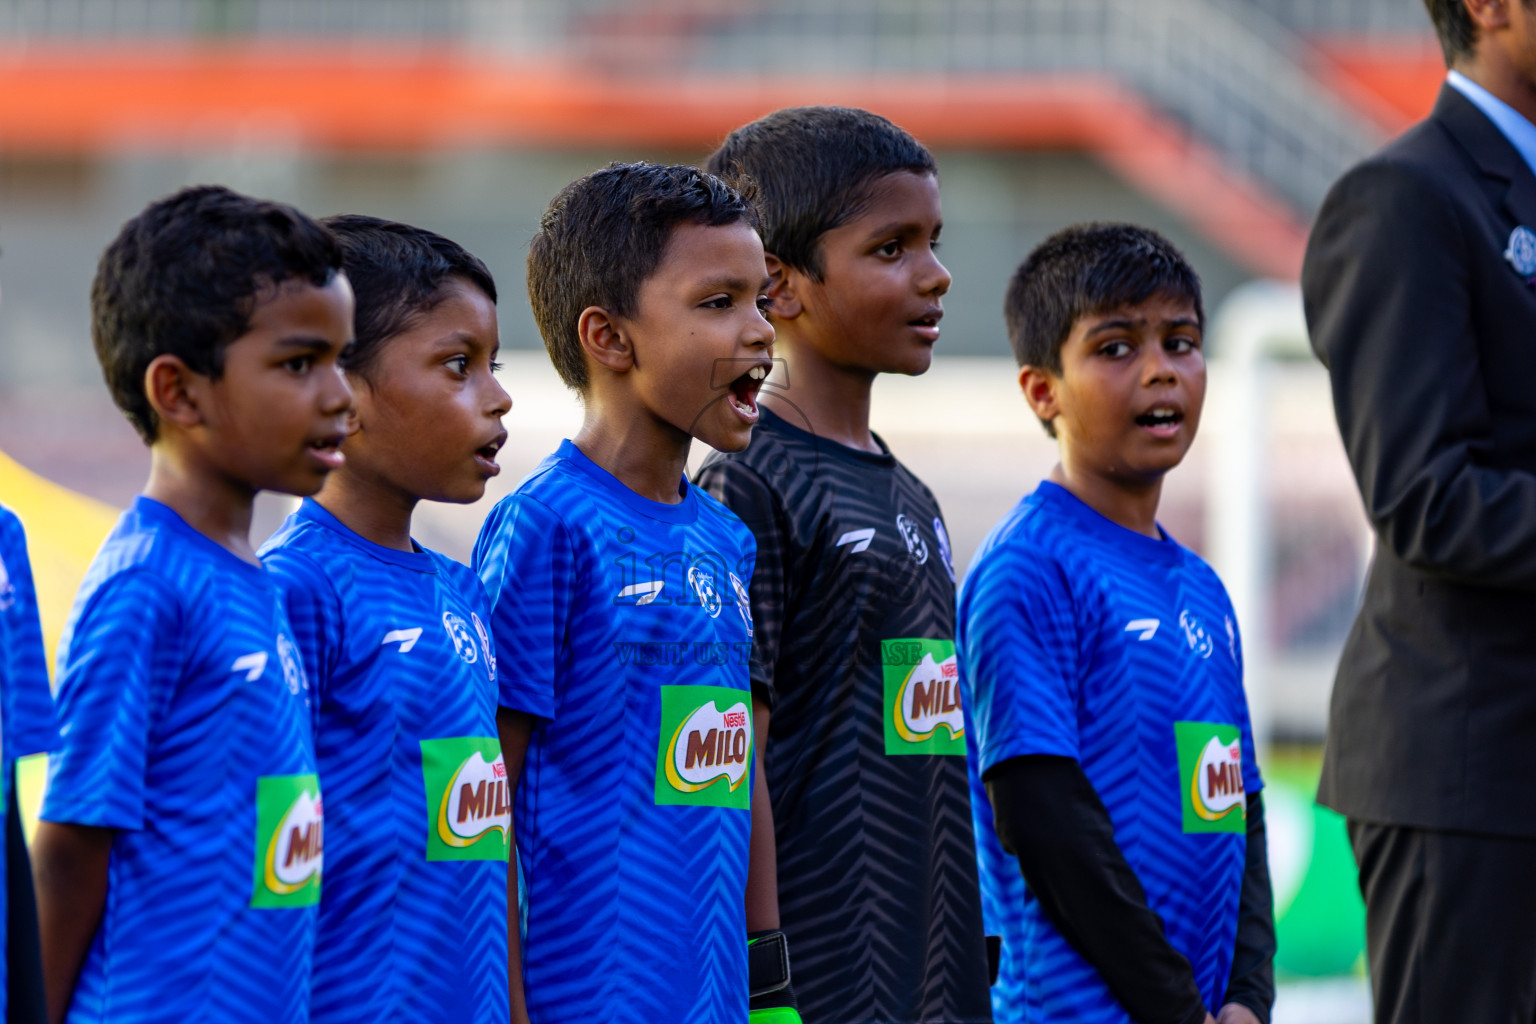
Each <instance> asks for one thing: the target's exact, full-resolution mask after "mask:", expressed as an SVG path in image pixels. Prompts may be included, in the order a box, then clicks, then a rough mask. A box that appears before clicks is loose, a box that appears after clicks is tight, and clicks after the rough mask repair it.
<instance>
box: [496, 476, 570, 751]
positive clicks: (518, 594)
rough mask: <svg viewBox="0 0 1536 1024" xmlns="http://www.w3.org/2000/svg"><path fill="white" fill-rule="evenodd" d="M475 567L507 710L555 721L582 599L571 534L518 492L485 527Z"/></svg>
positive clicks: (542, 506)
mask: <svg viewBox="0 0 1536 1024" xmlns="http://www.w3.org/2000/svg"><path fill="white" fill-rule="evenodd" d="M473 566H474V570H475V572H476V573H477V574H479V576H480V581H481V582H482V583H483V584H484V585H485V590H486V595H487V597H488V598H489V599H490V602H491V629H490V632H491V638H492V642H493V643H494V644H495V650H496V658H497V662H496V676H497V679H498V683H497V689H498V700H499V701H500V702H501V706H502V707H505V708H511V709H512V710H513V711H522V712H525V713H526V714H530V715H534V716H535V717H537V718H542V719H545V720H547V721H549V720H553V719H554V717H555V712H556V709H557V707H558V705H559V694H558V687H559V680H558V679H557V671H558V666H559V665H560V664H561V662H562V660H563V654H564V651H565V648H566V645H567V643H568V642H569V627H570V621H571V609H572V605H573V601H574V596H575V578H576V571H577V570H576V553H575V546H574V545H573V543H572V540H571V533H570V530H569V529H568V528H567V527H566V525H565V522H564V520H562V519H561V518H560V516H559V515H558V514H556V513H555V511H554V510H553V509H551V508H550V507H549V506H548V505H545V504H544V503H543V502H541V501H539V500H538V499H537V498H533V497H530V496H528V495H525V494H513V495H512V496H510V497H508V498H506V499H504V500H503V501H502V502H501V503H500V504H498V505H497V506H496V508H495V509H494V510H493V511H492V512H491V515H490V518H489V519H487V520H486V523H485V526H484V527H482V528H481V530H480V537H479V539H478V540H476V541H475V552H474V559H473Z"/></svg>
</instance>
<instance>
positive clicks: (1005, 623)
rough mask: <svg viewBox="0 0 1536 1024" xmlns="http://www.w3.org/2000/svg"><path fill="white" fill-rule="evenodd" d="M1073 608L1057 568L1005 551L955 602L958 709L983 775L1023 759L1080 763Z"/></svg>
mask: <svg viewBox="0 0 1536 1024" xmlns="http://www.w3.org/2000/svg"><path fill="white" fill-rule="evenodd" d="M1077 621H1078V618H1077V609H1076V608H1075V607H1074V598H1073V595H1072V592H1071V589H1070V588H1069V586H1068V584H1067V579H1066V574H1065V572H1064V571H1063V569H1062V567H1061V566H1060V564H1059V563H1058V562H1057V561H1056V560H1054V559H1052V558H1050V557H1049V556H1048V555H1045V554H1043V553H1041V552H1038V551H1033V550H1007V551H1003V552H1000V553H999V555H998V557H996V558H993V559H990V560H988V561H987V562H986V563H984V564H983V565H981V566H978V568H977V569H976V571H975V572H973V573H972V575H971V578H969V579H967V580H966V582H965V587H964V589H963V592H962V594H961V600H960V623H959V630H958V633H959V644H958V645H957V647H958V654H959V661H960V679H961V695H962V700H961V703H962V705H963V707H964V709H965V716H966V718H967V720H968V721H967V723H966V727H967V729H974V730H975V737H976V749H977V753H978V756H979V760H980V770H981V771H982V772H986V771H988V770H989V769H991V768H992V766H993V765H996V764H999V763H1001V762H1003V761H1006V760H1008V759H1009V758H1011V757H1020V756H1023V755H1025V754H1051V755H1055V756H1059V757H1070V758H1073V759H1076V758H1077V757H1078V726H1077V705H1078V697H1079V694H1078V679H1079V678H1080V671H1079V662H1080V652H1079V639H1078V628H1077Z"/></svg>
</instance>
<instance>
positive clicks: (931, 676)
mask: <svg viewBox="0 0 1536 1024" xmlns="http://www.w3.org/2000/svg"><path fill="white" fill-rule="evenodd" d="M880 663H881V666H882V668H883V669H884V672H885V752H886V753H887V754H955V755H958V756H960V757H964V756H965V719H964V717H963V716H962V715H961V712H960V666H959V663H958V662H957V661H956V660H955V642H954V641H953V640H885V641H882V642H881V644H880Z"/></svg>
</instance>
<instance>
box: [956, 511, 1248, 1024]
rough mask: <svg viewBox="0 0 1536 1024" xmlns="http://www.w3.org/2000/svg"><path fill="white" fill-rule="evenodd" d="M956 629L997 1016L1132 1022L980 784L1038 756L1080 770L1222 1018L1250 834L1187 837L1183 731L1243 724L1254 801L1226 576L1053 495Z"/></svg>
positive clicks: (994, 547) (1003, 535)
mask: <svg viewBox="0 0 1536 1024" xmlns="http://www.w3.org/2000/svg"><path fill="white" fill-rule="evenodd" d="M959 627H960V628H959V649H960V667H961V686H962V690H963V692H964V695H965V710H966V720H967V726H968V732H969V733H970V737H969V744H970V756H969V758H968V760H969V761H970V762H971V770H972V775H971V799H972V805H973V808H974V817H975V824H976V833H977V836H978V840H977V846H978V855H979V858H980V863H981V884H982V893H983V907H984V912H985V914H986V921H987V927H988V931H990V932H993V933H994V934H1000V935H1002V936H1003V963H1002V970H1001V974H1000V977H999V980H998V984H997V986H996V987H995V988H994V989H993V1008H994V1011H995V1016H996V1019H997V1020H998V1021H999V1022H1005V1024H1044V1022H1050V1024H1129V1021H1130V1018H1129V1017H1128V1016H1127V1015H1126V1013H1125V1011H1124V1010H1123V1009H1122V1008H1121V1007H1120V1004H1119V1003H1118V1002H1117V1001H1116V1000H1115V998H1114V997H1113V996H1112V995H1111V994H1110V993H1109V990H1108V989H1107V988H1106V987H1105V986H1104V983H1103V981H1102V980H1101V979H1100V977H1099V975H1098V972H1097V971H1096V970H1095V969H1094V968H1093V967H1092V966H1091V965H1089V964H1088V963H1087V962H1085V961H1084V960H1083V959H1082V958H1081V957H1080V956H1078V954H1077V953H1076V951H1075V950H1073V949H1072V947H1071V946H1070V945H1069V944H1068V943H1067V942H1066V940H1065V939H1063V938H1062V937H1061V935H1060V934H1059V933H1058V932H1057V931H1056V930H1055V929H1054V928H1053V927H1052V926H1051V925H1050V923H1049V922H1048V921H1047V920H1045V918H1044V916H1043V915H1042V914H1041V912H1040V907H1039V904H1038V903H1036V902H1035V901H1034V900H1033V899H1032V898H1031V897H1030V895H1029V893H1028V889H1027V887H1026V886H1025V885H1024V883H1023V881H1022V879H1021V878H1020V876H1019V868H1018V862H1017V861H1016V860H1014V859H1013V858H1012V857H1010V856H1008V855H1007V854H1005V853H1004V852H1003V851H1002V848H1001V846H1000V844H999V842H998V839H997V835H996V833H995V831H994V830H993V826H992V809H991V807H990V805H989V804H988V802H987V796H986V792H985V789H984V788H983V786H982V784H981V780H980V776H981V774H982V773H983V772H985V771H986V770H987V769H989V768H991V767H992V766H993V765H996V764H998V763H1000V762H1002V761H1005V760H1007V759H1009V758H1012V757H1019V756H1023V755H1027V754H1053V755H1058V756H1066V757H1073V758H1076V759H1077V760H1078V761H1079V762H1080V763H1081V764H1082V766H1083V770H1084V772H1085V773H1086V774H1087V776H1088V778H1089V780H1090V781H1091V782H1092V783H1093V785H1094V788H1095V789H1096V790H1097V791H1098V794H1099V796H1100V798H1101V799H1102V800H1103V802H1104V805H1105V807H1106V808H1107V809H1108V811H1109V814H1110V818H1111V820H1112V821H1113V822H1114V827H1115V839H1116V841H1117V842H1118V843H1119V844H1120V847H1121V849H1122V851H1123V852H1124V853H1125V856H1126V860H1127V861H1128V862H1129V863H1130V866H1131V868H1132V869H1133V870H1134V871H1135V872H1136V874H1137V877H1138V878H1139V879H1140V880H1141V883H1142V886H1143V887H1144V889H1145V890H1146V893H1147V900H1148V904H1149V905H1150V906H1151V907H1152V909H1153V910H1155V911H1156V912H1157V913H1158V915H1159V916H1160V917H1161V918H1162V920H1163V925H1164V928H1165V929H1166V932H1167V935H1168V939H1169V941H1170V942H1171V943H1172V944H1173V946H1174V947H1175V948H1176V949H1178V950H1179V951H1180V952H1181V953H1183V954H1184V955H1185V956H1186V957H1187V958H1188V959H1189V961H1190V964H1191V965H1192V966H1193V968H1194V974H1195V980H1196V982H1197V984H1198V985H1199V986H1200V991H1201V994H1202V996H1203V998H1204V1000H1205V1003H1206V1006H1207V1007H1209V1008H1211V1009H1213V1010H1215V1009H1217V1008H1219V1007H1220V1006H1221V1001H1222V996H1223V993H1224V992H1225V990H1226V985H1227V979H1228V974H1229V971H1230V968H1231V957H1232V947H1233V941H1234V935H1235V931H1236V927H1237V907H1238V898H1239V895H1240V891H1241V887H1242V875H1243V860H1244V852H1245V845H1246V837H1245V835H1244V833H1243V832H1242V831H1241V829H1240V828H1239V829H1238V830H1237V831H1231V832H1225V833H1218V832H1198V831H1189V830H1188V829H1189V826H1188V825H1187V824H1186V817H1185V813H1186V812H1185V810H1184V806H1185V799H1186V794H1187V791H1188V790H1189V788H1190V779H1189V778H1187V777H1186V776H1185V775H1184V774H1182V773H1181V765H1180V758H1179V750H1178V742H1177V738H1176V729H1175V723H1178V722H1201V723H1225V724H1228V725H1230V726H1232V727H1233V728H1234V732H1233V735H1239V736H1240V737H1241V756H1242V773H1241V774H1242V778H1243V788H1244V789H1245V790H1246V791H1247V792H1249V793H1253V792H1257V791H1258V789H1259V787H1260V785H1261V782H1260V779H1259V774H1258V769H1257V767H1256V765H1255V761H1254V749H1253V738H1252V733H1251V731H1250V729H1249V724H1248V711H1247V704H1246V699H1245V697H1244V694H1243V685H1242V650H1241V648H1240V646H1239V643H1238V637H1237V631H1236V618H1235V616H1234V615H1233V612H1232V606H1231V603H1230V602H1229V601H1228V599H1227V594H1226V591H1225V589H1224V588H1223V587H1222V585H1221V581H1220V580H1218V579H1217V578H1216V574H1215V573H1214V572H1212V571H1211V569H1210V568H1209V567H1208V566H1207V565H1206V564H1205V563H1204V562H1202V561H1201V560H1200V559H1199V558H1198V557H1197V556H1196V555H1194V554H1193V553H1192V552H1190V551H1188V550H1186V549H1184V548H1182V547H1180V546H1179V545H1178V544H1177V543H1175V542H1173V541H1172V540H1169V539H1166V538H1165V539H1164V540H1156V539H1153V538H1150V537H1145V536H1142V535H1140V534H1137V533H1133V532H1132V531H1130V530H1126V529H1124V528H1122V527H1120V526H1117V525H1115V524H1113V523H1111V522H1109V521H1108V520H1107V519H1104V518H1103V517H1102V516H1100V515H1098V513H1096V512H1094V511H1093V510H1091V509H1089V508H1088V507H1087V506H1086V505H1084V504H1083V503H1082V502H1080V501H1078V500H1077V499H1076V498H1074V497H1073V496H1072V495H1071V494H1070V493H1068V492H1067V491H1066V490H1064V489H1062V488H1060V487H1058V486H1056V485H1055V484H1052V483H1043V484H1041V485H1040V487H1039V489H1038V490H1036V491H1035V493H1034V494H1032V495H1030V496H1029V497H1027V498H1025V499H1024V500H1023V501H1021V502H1020V503H1019V504H1018V506H1016V507H1015V509H1014V510H1013V512H1011V513H1010V514H1009V515H1008V516H1007V517H1006V518H1005V519H1004V520H1003V521H1002V522H1001V523H999V524H998V525H997V527H996V528H994V530H993V531H992V533H991V534H990V535H989V536H988V538H987V540H986V541H985V542H984V543H983V545H982V547H981V550H980V552H979V553H978V554H977V556H976V559H975V561H974V562H973V563H972V566H971V571H970V574H969V575H968V576H967V578H966V582H965V587H964V589H963V591H962V593H961V595H960V623H959ZM1202 778H1204V776H1202ZM1232 781H1233V782H1234V783H1235V778H1234V779H1233V780H1232ZM1237 796H1238V798H1239V803H1240V797H1241V793H1238V794H1237ZM1235 807H1236V805H1234V808H1235ZM1233 813H1235V814H1241V813H1242V812H1241V811H1240V810H1235V809H1234V811H1233ZM1236 820H1237V819H1233V821H1234V823H1236Z"/></svg>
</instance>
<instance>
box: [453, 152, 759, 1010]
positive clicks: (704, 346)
mask: <svg viewBox="0 0 1536 1024" xmlns="http://www.w3.org/2000/svg"><path fill="white" fill-rule="evenodd" d="M755 224H756V219H755V215H754V211H753V208H752V206H751V205H750V203H749V202H748V201H747V199H745V198H743V196H742V195H741V194H740V193H738V192H736V191H735V190H734V189H732V188H730V187H729V186H727V185H726V184H725V183H723V182H722V181H720V180H719V179H717V178H715V177H713V176H711V175H708V174H705V173H703V172H701V171H698V170H696V169H694V168H691V167H668V166H658V165H652V164H614V165H612V166H610V167H607V168H605V169H603V170H600V171H595V172H593V173H592V174H589V175H587V176H586V177H584V178H581V179H579V180H577V181H575V182H573V183H572V184H570V185H568V186H566V188H565V189H563V190H562V191H561V192H560V194H559V195H558V196H556V197H555V199H554V201H553V202H552V203H551V205H550V207H549V210H548V211H547V212H546V213H545V215H544V219H543V223H542V226H541V227H540V229H539V232H538V234H537V235H536V236H535V237H534V239H533V243H532V245H531V247H530V250H529V254H528V292H529V297H530V299H531V300H532V305H533V312H534V317H535V319H536V320H537V321H538V324H539V331H540V333H541V334H542V335H543V336H544V343H545V345H546V347H547V348H548V350H549V354H550V358H551V360H552V361H553V362H554V364H555V368H556V369H557V370H558V371H559V373H560V376H561V378H562V379H563V380H564V381H565V382H566V384H568V385H569V386H570V387H572V388H573V389H575V390H576V391H578V392H579V393H580V394H581V396H582V400H583V402H584V404H585V407H586V418H585V422H584V423H583V425H582V428H581V430H580V432H579V433H578V434H577V435H576V438H575V440H574V442H573V441H566V442H564V443H563V444H562V445H561V446H560V448H559V450H558V451H556V452H555V453H554V454H553V455H551V456H550V457H549V458H547V459H545V460H544V462H543V463H541V464H540V466H539V467H538V468H537V469H536V470H535V471H534V473H533V474H532V475H531V476H529V477H528V479H526V480H524V481H523V482H522V483H521V484H520V485H519V486H518V488H517V490H516V491H515V492H514V493H513V494H512V495H510V496H509V497H507V498H506V499H504V500H503V501H502V502H501V503H500V504H498V505H497V506H496V508H495V510H494V511H493V512H492V513H491V516H490V518H489V519H488V520H487V521H486V524H485V527H484V528H483V529H482V530H481V533H480V539H479V541H478V542H477V544H476V545H475V559H474V562H475V568H476V569H477V570H478V571H479V573H480V576H481V578H482V579H483V580H484V581H485V583H486V586H487V588H488V589H489V590H490V594H491V602H492V624H491V631H492V633H493V634H494V635H495V638H496V650H497V659H498V664H499V665H500V666H501V671H502V672H503V673H504V674H505V675H506V676H507V677H508V678H507V679H506V680H505V681H504V683H503V684H502V686H503V691H504V692H505V693H507V694H509V695H510V696H509V697H508V698H507V699H508V700H516V701H518V702H519V703H517V704H516V705H514V706H518V707H522V708H525V709H529V710H531V711H532V713H533V714H534V716H535V719H534V720H532V721H528V722H525V723H524V725H523V728H524V729H527V728H528V727H530V726H531V727H532V730H531V735H529V736H528V738H527V740H526V743H527V746H526V757H525V759H524V761H523V763H522V764H521V765H518V764H516V763H515V762H516V756H515V754H513V752H512V750H511V747H512V744H510V743H509V745H508V746H509V751H508V753H509V755H510V756H509V758H508V762H509V763H508V769H509V772H510V773H513V774H517V773H518V772H519V769H520V781H519V785H518V788H517V793H516V797H515V799H514V802H513V822H514V826H515V831H516V836H517V850H518V854H519V856H520V857H521V858H522V865H523V871H524V874H525V876H526V883H527V906H526V908H525V911H526V915H527V931H526V935H525V941H524V945H523V964H522V967H523V973H522V982H523V987H524V990H525V993H526V998H527V1006H528V1016H529V1018H530V1019H531V1020H532V1021H534V1022H535V1024H558V1022H565V1021H570V1022H582V1024H586V1022H590V1021H607V1022H618V1024H625V1022H634V1024H658V1022H663V1021H665V1022H667V1024H739V1022H741V1021H743V1020H745V1019H746V1017H747V990H748V985H747V957H746V940H745V927H746V926H745V919H744V912H743V899H744V886H745V882H746V872H747V838H748V830H749V806H748V800H749V794H750V793H751V789H752V786H751V782H750V780H751V778H752V763H753V757H752V728H751V708H750V704H751V694H750V692H749V688H748V682H747V658H748V656H749V653H750V648H751V642H750V641H751V636H752V622H751V616H750V611H749V609H748V606H747V603H746V594H747V586H748V585H749V582H750V580H751V573H752V561H753V555H754V547H753V542H752V535H751V534H750V533H749V532H748V531H747V529H746V527H744V526H743V525H742V524H741V522H740V520H738V519H737V518H736V517H735V516H733V515H732V514H731V513H730V512H728V511H727V510H726V509H725V507H724V506H722V505H720V504H719V503H717V502H716V501H714V499H712V498H710V497H709V496H708V495H706V494H705V493H704V492H703V491H701V490H699V489H698V488H697V487H694V486H691V485H690V484H689V483H688V481H687V477H686V476H685V470H686V462H687V457H688V451H689V445H690V442H691V441H692V439H693V438H695V437H696V438H698V439H699V440H701V441H703V442H705V443H706V444H708V445H710V446H711V447H713V448H716V449H722V450H729V451H736V450H740V449H741V448H744V447H745V446H746V444H747V441H748V439H749V438H750V436H751V430H752V425H753V423H755V422H756V421H757V389H758V387H759V385H760V384H761V382H762V379H763V378H764V377H766V376H767V374H768V369H769V367H770V366H771V358H770V355H771V345H772V341H773V330H772V328H770V327H769V326H768V323H767V321H766V320H764V319H763V316H762V312H761V310H760V308H759V307H760V304H761V303H762V302H763V301H764V292H765V289H766V286H767V283H768V282H767V273H766V265H765V262H764V258H763V247H762V243H761V242H760V241H759V240H758V236H757V232H756V230H755Z"/></svg>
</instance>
